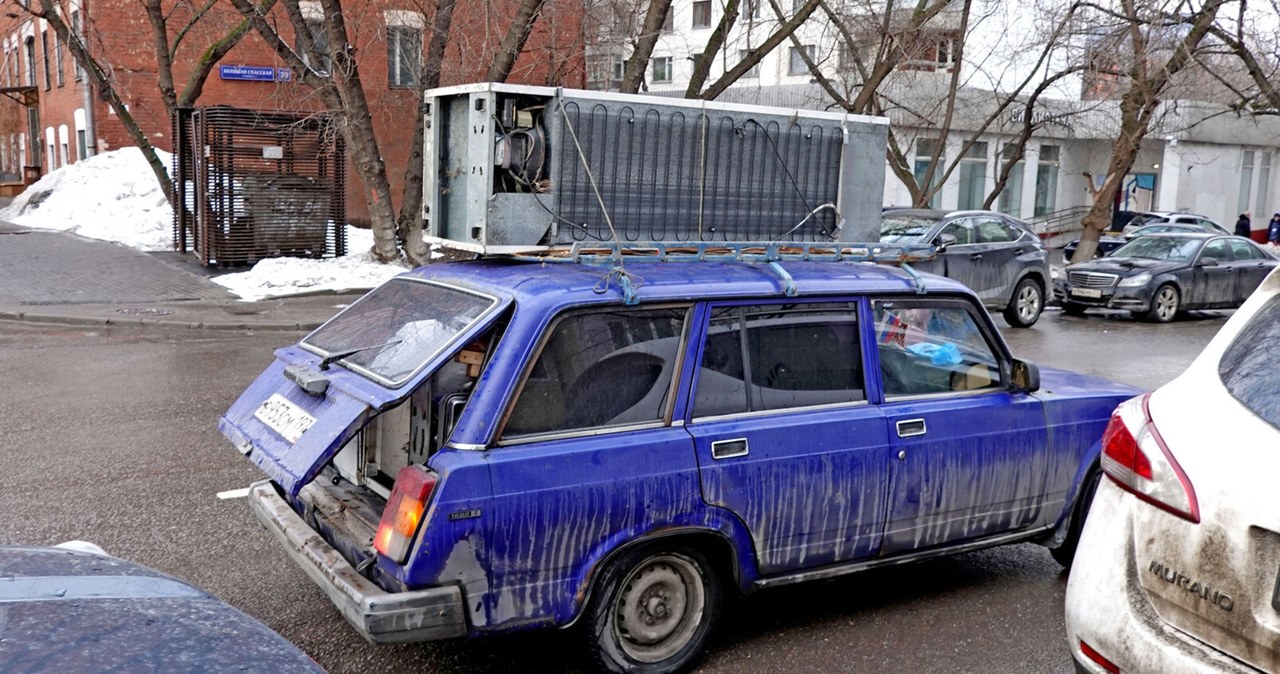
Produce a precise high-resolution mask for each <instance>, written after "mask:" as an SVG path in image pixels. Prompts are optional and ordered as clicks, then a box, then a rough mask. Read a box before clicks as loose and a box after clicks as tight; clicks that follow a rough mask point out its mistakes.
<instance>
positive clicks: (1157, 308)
mask: <svg viewBox="0 0 1280 674" xmlns="http://www.w3.org/2000/svg"><path fill="white" fill-rule="evenodd" d="M1181 300H1182V298H1181V297H1180V296H1179V294H1178V289H1177V288H1175V287H1173V284H1171V283H1166V284H1164V285H1162V286H1160V287H1159V288H1156V292H1155V294H1154V295H1152V296H1151V308H1150V309H1147V312H1146V314H1145V316H1146V319H1147V320H1149V321H1155V322H1156V323H1168V322H1169V321H1172V320H1173V317H1174V316H1177V315H1178V308H1179V305H1180V304H1181Z"/></svg>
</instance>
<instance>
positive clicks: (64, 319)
mask: <svg viewBox="0 0 1280 674" xmlns="http://www.w3.org/2000/svg"><path fill="white" fill-rule="evenodd" d="M0 321H11V322H16V323H34V324H42V325H71V326H81V327H146V326H153V327H165V328H181V329H188V330H241V331H243V330H280V331H285V330H288V331H301V330H308V331H309V330H314V329H316V328H318V327H320V325H321V324H322V323H323V321H305V322H293V323H289V322H281V321H263V322H254V323H228V322H220V321H180V320H179V321H175V320H172V319H150V318H130V319H123V320H122V319H118V318H86V317H84V316H68V315H64V314H29V313H25V312H21V311H0Z"/></svg>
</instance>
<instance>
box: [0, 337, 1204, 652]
mask: <svg viewBox="0 0 1280 674" xmlns="http://www.w3.org/2000/svg"><path fill="white" fill-rule="evenodd" d="M997 322H998V323H1000V324H1001V325H1002V326H1003V322H1001V321H999V320H997ZM1222 322H1223V315H1222V314H1202V315H1197V316H1194V317H1192V318H1190V319H1186V320H1180V321H1177V322H1175V323H1173V324H1170V325H1152V324H1146V323H1139V322H1135V321H1132V320H1130V319H1128V318H1125V317H1103V316H1094V315H1090V316H1086V317H1081V318H1075V317H1067V316H1063V315H1061V314H1060V313H1058V312H1050V313H1047V314H1046V315H1045V316H1044V318H1042V320H1041V322H1040V323H1039V324H1038V325H1037V326H1036V327H1034V328H1032V329H1030V330H1018V331H1015V330H1010V329H1006V330H1005V335H1006V338H1007V339H1008V341H1009V342H1010V345H1011V346H1012V348H1013V350H1014V352H1015V353H1016V354H1017V355H1019V356H1020V357H1023V358H1026V359H1029V360H1032V361H1034V362H1037V363H1039V364H1041V365H1049V366H1056V367H1064V368H1067V369H1074V370H1079V371H1084V372H1089V373H1093V374H1098V375H1101V376H1105V377H1110V378H1112V379H1116V380H1119V381H1123V382H1126V383H1130V384H1134V385H1137V386H1142V387H1147V388H1150V387H1155V386H1158V385H1160V384H1162V383H1164V382H1165V381H1168V380H1169V379H1170V378H1172V377H1174V376H1175V375H1176V374H1177V373H1178V372H1179V371H1181V369H1182V368H1183V367H1185V366H1186V365H1187V363H1189V362H1190V361H1191V359H1192V358H1193V357H1194V356H1195V354H1196V353H1197V352H1198V351H1199V350H1200V348H1201V347H1202V346H1203V345H1204V344H1205V343H1206V342H1207V341H1208V340H1209V339H1210V338H1211V337H1212V336H1213V334H1214V333H1215V332H1216V331H1217V329H1218V328H1219V327H1220V326H1221V325H1222ZM297 336H298V335H296V334H291V333H258V334H236V333H221V332H213V331H191V330H178V331H166V330H162V329H150V330H139V329H110V330H84V329H72V328H61V327H47V326H46V327H31V326H22V325H16V324H5V323H0V372H3V373H4V374H3V379H2V381H3V382H4V383H5V385H4V386H3V387H0V410H3V413H2V414H0V512H2V513H4V516H3V517H2V518H0V542H6V543H29V544H50V543H57V542H60V541H63V540H68V539H76V538H79V539H86V540H90V541H93V542H95V543H97V544H99V545H101V546H103V547H104V548H106V550H108V551H109V552H111V553H112V554H115V555H118V556H121V557H125V558H129V559H132V560H135V561H138V562H142V563H144V564H147V565H150V566H153V567H156V568H158V569H161V570H163V571H165V572H167V573H170V574H172V575H175V576H177V577H179V578H182V579H184V580H186V581H189V582H192V583H194V584H196V585H198V586H200V587H203V588H205V589H207V590H209V591H210V592H212V593H214V594H215V595H217V596H219V597H221V598H222V599H224V600H226V601H228V602H230V603H232V604H233V605H235V606H237V607H239V608H241V609H242V610H244V611H245V612H247V613H249V614H251V615H253V616H255V617H257V618H259V619H261V620H262V621H264V622H266V623H267V624H268V625H270V626H271V627H273V628H275V629H276V630H278V631H279V632H281V633H282V634H283V635H284V636H285V637H287V638H289V639H290V640H292V641H294V642H295V643H297V644H298V645H299V646H301V647H302V648H303V649H304V650H305V651H307V652H308V653H309V654H310V655H311V656H312V657H313V658H315V659H316V660H317V661H318V662H319V663H320V664H321V665H322V666H324V667H325V668H327V669H329V670H330V671H331V672H334V673H335V674H336V673H339V672H352V673H355V672H359V673H360V674H369V673H371V672H377V673H378V674H384V673H389V672H511V671H521V672H524V671H557V672H558V671H574V670H580V669H585V668H586V667H587V665H588V662H587V660H586V659H585V657H584V655H583V654H584V649H583V648H581V647H580V644H579V643H578V640H577V637H576V635H575V634H574V633H561V632H538V633H533V634H526V635H517V636H511V637H500V638H490V639H478V640H457V641H451V642H444V643H435V644H424V645H409V646H399V647H375V646H371V645H369V644H367V643H365V642H364V641H363V640H361V639H360V638H359V637H357V636H356V634H355V632H354V631H352V630H351V629H350V628H348V627H347V625H346V623H345V622H343V620H342V619H341V618H340V617H339V615H338V614H337V612H336V611H335V610H334V609H333V608H332V607H331V605H330V604H329V602H328V601H327V600H326V599H325V598H324V597H323V596H322V595H321V594H320V592H319V590H318V589H316V588H315V587H314V586H313V585H312V584H311V582H310V581H308V580H307V578H306V577H305V576H304V575H303V574H302V572H301V571H299V570H298V569H296V568H295V567H294V566H293V564H292V563H291V562H290V561H289V560H288V559H287V558H286V556H285V555H284V553H283V552H282V551H281V550H279V549H278V548H277V547H276V545H275V544H274V543H273V542H272V541H271V540H270V539H268V537H267V534H266V533H265V532H264V531H262V529H261V528H260V527H259V526H258V525H257V524H256V522H254V521H253V520H252V518H251V515H250V514H249V512H248V509H247V507H246V505H245V502H244V500H243V499H235V500H219V499H218V498H217V497H216V496H215V495H216V494H217V493H218V492H221V491H224V490H230V489H235V488H238V487H243V486H245V485H247V484H248V483H249V482H250V481H252V480H255V479H258V477H259V474H258V472H257V470H256V468H254V467H253V466H252V465H251V464H250V463H249V462H247V461H245V460H244V459H243V458H241V457H240V455H239V454H238V453H237V452H236V451H234V450H233V449H232V448H231V446H230V444H229V443H227V441H226V440H225V439H224V438H223V437H222V436H221V435H220V434H219V433H218V432H217V430H216V428H215V424H216V421H217V418H218V415H219V414H220V413H221V412H222V411H223V410H224V409H225V408H226V407H227V406H228V405H229V404H230V403H231V401H232V400H233V399H234V398H235V397H236V396H237V395H238V394H239V393H240V391H241V390H242V389H243V388H244V387H245V385H247V384H248V383H249V381H250V380H251V379H252V378H253V377H254V376H256V375H257V374H258V372H259V371H260V370H261V369H262V368H263V367H265V366H266V365H267V364H268V362H269V361H270V359H271V352H272V350H273V349H274V348H275V347H277V346H280V345H282V344H284V343H287V342H291V341H293V340H295V339H296V338H297ZM1065 580H1066V576H1065V575H1064V574H1063V573H1062V572H1061V571H1060V569H1059V567H1058V566H1057V564H1055V563H1054V562H1053V561H1052V559H1051V558H1050V557H1049V554H1048V552H1047V551H1045V550H1043V549H1041V548H1039V547H1037V546H1034V545H1017V546H1010V547H1005V548H998V549H993V550H986V551H981V552H976V553H970V554H966V555H961V556H958V557H954V558H949V559H945V560H937V561H932V562H927V563H923V564H917V565H913V566H908V567H901V568H894V569H885V570H878V571H873V572H868V573H864V574H860V575H855V576H852V577H848V578H844V579H840V580H834V581H826V582H818V583H810V584H807V585H798V586H790V587H785V588H779V589H776V590H770V591H766V592H762V593H759V594H757V595H755V596H753V597H752V598H750V599H749V600H746V601H745V602H742V603H740V604H736V605H734V606H733V607H732V608H731V610H729V611H727V612H726V617H725V620H724V621H723V622H722V625H721V629H720V630H719V631H718V632H717V634H716V636H715V637H714V638H713V641H712V643H711V645H710V648H709V650H708V653H707V654H706V656H705V657H704V658H703V659H702V660H701V661H700V665H699V668H698V670H699V671H705V672H741V671H751V672H770V671H785V672H796V671H805V672H854V671H910V672H1037V673H1040V672H1046V673H1054V672H1061V673H1063V674H1066V673H1068V672H1071V671H1072V667H1071V662H1070V657H1069V656H1068V655H1067V650H1066V643H1065V639H1066V637H1065V633H1064V631H1063V626H1062V595H1063V591H1064V588H1065ZM0 669H3V667H0Z"/></svg>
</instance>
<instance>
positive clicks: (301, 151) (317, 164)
mask: <svg viewBox="0 0 1280 674" xmlns="http://www.w3.org/2000/svg"><path fill="white" fill-rule="evenodd" d="M173 139H174V153H173V182H174V187H173V189H174V192H175V197H176V198H175V199H174V200H173V201H174V203H175V204H178V205H180V207H179V208H175V209H174V224H173V243H174V248H175V249H177V250H179V251H182V252H189V251H192V250H194V251H195V252H196V254H197V255H198V256H199V257H200V260H201V262H203V263H204V264H205V265H219V266H236V265H242V264H252V263H254V262H256V261H258V260H261V259H264V258H271V257H314V258H319V257H336V256H340V255H344V254H346V252H347V241H346V165H347V164H346V146H345V144H344V143H343V140H342V138H341V136H340V134H338V133H337V130H336V129H335V128H334V126H333V124H332V123H331V122H330V120H329V119H328V118H326V117H324V116H322V115H303V114H295V113H282V112H266V111H257V110H242V109H238V108H232V107H226V106H218V107H208V108H193V109H182V110H178V111H177V112H175V113H174V116H173Z"/></svg>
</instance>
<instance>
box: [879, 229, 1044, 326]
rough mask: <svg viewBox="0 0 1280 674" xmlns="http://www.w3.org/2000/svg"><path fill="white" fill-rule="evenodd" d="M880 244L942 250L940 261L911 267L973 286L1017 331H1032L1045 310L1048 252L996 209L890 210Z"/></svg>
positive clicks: (1028, 231)
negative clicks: (930, 246) (931, 246)
mask: <svg viewBox="0 0 1280 674" xmlns="http://www.w3.org/2000/svg"><path fill="white" fill-rule="evenodd" d="M880 241H882V242H885V243H932V244H934V245H936V246H938V248H939V254H938V256H937V258H935V259H934V260H932V261H930V262H926V263H918V264H914V265H913V266H914V267H915V268H917V269H918V270H920V271H928V272H932V273H934V274H941V275H943V276H947V277H949V278H953V279H955V280H957V281H960V282H961V283H963V284H965V285H967V286H969V287H970V288H971V289H973V291H974V292H975V293H977V294H978V298H979V299H981V300H982V303H983V304H984V305H986V307H987V308H988V309H993V310H997V311H1001V312H1003V314H1004V319H1005V320H1006V321H1008V323H1009V325H1011V326H1013V327H1015V328H1029V327H1031V326H1032V325H1034V324H1035V322H1036V321H1037V320H1039V318H1040V312H1042V311H1044V298H1045V288H1046V287H1048V283H1049V253H1048V251H1047V250H1045V247H1044V244H1042V243H1041V242H1040V237H1039V236H1037V235H1036V234H1035V233H1034V232H1032V231H1031V228H1030V227H1029V226H1028V225H1027V224H1026V223H1025V222H1022V221H1021V220H1018V219H1017V218H1012V217H1009V216H1007V215H1004V214H1003V213H996V212H994V211H938V210H929V209H894V210H888V211H885V213H884V214H883V216H882V217H881V220H880Z"/></svg>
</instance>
